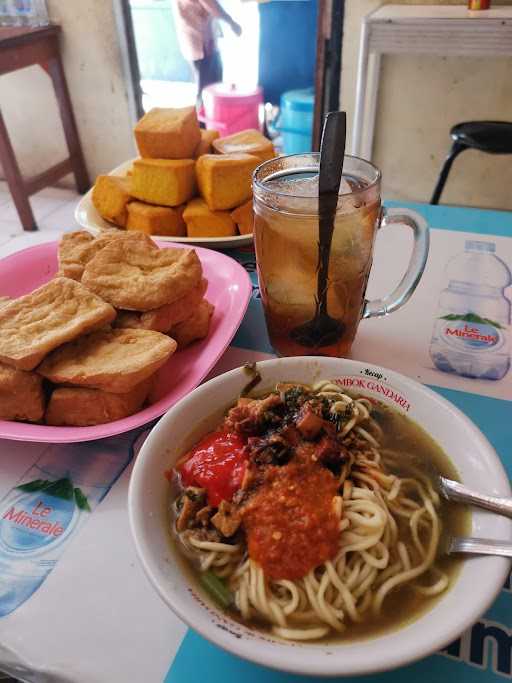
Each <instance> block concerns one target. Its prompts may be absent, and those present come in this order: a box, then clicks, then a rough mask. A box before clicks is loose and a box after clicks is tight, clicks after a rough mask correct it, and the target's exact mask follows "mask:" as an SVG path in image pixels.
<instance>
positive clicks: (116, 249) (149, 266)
mask: <svg viewBox="0 0 512 683" xmlns="http://www.w3.org/2000/svg"><path fill="white" fill-rule="evenodd" d="M135 235H137V236H138V237H139V238H141V240H137V241H131V240H115V241H112V242H111V243H110V244H108V245H107V246H106V247H105V248H104V249H102V250H101V251H100V252H98V253H97V254H96V256H95V257H94V258H93V259H92V260H91V261H89V263H88V264H87V265H86V267H85V270H84V274H83V276H82V283H83V284H84V285H86V286H87V287H88V288H89V289H90V290H91V291H93V292H95V293H96V294H98V295H99V296H101V297H102V299H104V300H105V301H108V302H110V303H111V304H112V305H113V306H115V307H116V308H120V309H127V310H129V311H151V310H152V309H154V308H160V306H164V305H165V304H168V303H172V302H173V301H176V300H177V299H180V298H181V297H182V296H185V294H187V292H189V291H190V290H191V289H192V288H193V287H195V286H196V285H198V284H199V283H200V281H201V278H202V267H201V262H200V260H199V258H198V256H197V254H196V252H195V251H194V250H193V249H176V248H169V249H158V248H157V247H156V245H155V244H154V243H153V242H152V241H151V239H150V238H149V237H146V236H145V235H142V234H141V233H134V236H135ZM142 238H145V241H144V240H142Z"/></svg>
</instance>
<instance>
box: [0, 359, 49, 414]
mask: <svg viewBox="0 0 512 683" xmlns="http://www.w3.org/2000/svg"><path fill="white" fill-rule="evenodd" d="M44 408H45V397H44V391H43V380H42V377H40V376H39V375H37V374H36V373H35V372H26V371H25V370H16V368H11V367H10V366H9V365H5V363H0V419H2V420H23V421H26V422H40V421H41V420H42V419H43V415H44Z"/></svg>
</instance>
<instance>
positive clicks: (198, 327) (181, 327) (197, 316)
mask: <svg viewBox="0 0 512 683" xmlns="http://www.w3.org/2000/svg"><path fill="white" fill-rule="evenodd" d="M214 308H215V307H214V306H213V305H212V304H211V303H210V302H209V301H206V299H203V300H202V301H201V303H200V304H199V306H198V307H197V310H196V311H195V312H194V313H193V314H192V315H191V316H190V317H189V318H187V319H186V320H184V321H183V322H181V323H179V324H178V325H175V326H174V327H172V328H171V330H170V331H169V334H170V336H171V337H172V338H173V339H175V340H176V342H177V344H178V349H184V348H185V347H187V346H189V344H192V342H194V341H197V340H198V339H204V338H205V337H206V336H208V332H209V330H210V320H211V318H212V315H213V311H214Z"/></svg>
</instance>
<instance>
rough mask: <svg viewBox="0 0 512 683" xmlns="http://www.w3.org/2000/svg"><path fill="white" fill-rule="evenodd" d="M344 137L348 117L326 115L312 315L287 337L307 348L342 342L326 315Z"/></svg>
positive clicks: (341, 113) (335, 324) (336, 324)
mask: <svg viewBox="0 0 512 683" xmlns="http://www.w3.org/2000/svg"><path fill="white" fill-rule="evenodd" d="M346 136H347V115H346V113H345V112H344V111H332V112H329V113H328V114H327V116H326V117H325V121H324V129H323V132H322V143H321V145H320V171H319V177H318V218H319V226H318V266H317V293H316V309H315V316H314V318H313V319H312V320H309V321H308V322H306V323H304V324H303V325H300V326H299V327H296V328H295V329H294V330H292V331H291V333H290V336H291V337H292V339H293V340H294V341H296V342H298V343H299V344H302V345H303V346H306V347H314V348H321V347H323V346H329V345H330V344H334V343H336V342H337V341H339V340H340V339H341V337H342V336H343V333H344V331H345V325H344V324H343V323H342V322H340V321H338V320H335V319H334V318H331V316H330V315H329V314H328V312H327V290H328V287H329V257H330V254H331V244H332V235H333V232H334V221H335V218H336V209H337V206H338V193H339V189H340V183H341V176H342V174H343V161H344V157H345V141H346Z"/></svg>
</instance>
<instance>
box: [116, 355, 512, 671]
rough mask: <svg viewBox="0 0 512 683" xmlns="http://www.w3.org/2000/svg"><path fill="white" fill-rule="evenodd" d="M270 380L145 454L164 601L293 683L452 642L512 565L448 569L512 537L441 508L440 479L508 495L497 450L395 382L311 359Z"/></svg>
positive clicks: (242, 372) (225, 386)
mask: <svg viewBox="0 0 512 683" xmlns="http://www.w3.org/2000/svg"><path fill="white" fill-rule="evenodd" d="M251 372H252V375H253V379H252V381H250V380H251V377H250V374H251ZM256 372H257V376H256V375H255V372H254V369H252V370H250V371H249V372H248V370H247V368H245V369H244V368H238V369H236V370H232V371H230V372H228V373H225V374H224V375H221V376H219V377H217V378H215V379H213V380H210V381H209V382H207V383H205V384H204V385H202V386H200V387H198V388H197V389H196V390H195V391H193V392H192V393H191V394H189V395H188V396H187V397H185V398H184V399H182V401H180V402H179V403H178V404H176V405H175V406H174V407H173V408H172V409H171V410H170V411H169V412H168V413H167V414H166V415H165V416H164V417H163V418H162V420H161V421H160V422H159V423H158V425H157V426H156V427H155V428H154V429H153V431H152V432H151V434H150V435H149V437H148V438H147V440H146V442H145V443H144V445H143V447H142V449H141V452H140V453H139V456H138V459H137V461H136V463H135V466H134V470H133V474H132V478H131V482H130V490H129V501H128V508H129V516H130V524H131V529H132V534H133V537H134V540H135V545H136V549H137V553H138V556H139V558H140V560H141V562H142V565H143V567H144V570H145V571H146V573H147V575H148V577H149V579H150V581H151V583H152V584H153V586H154V588H155V589H156V590H157V592H158V593H159V595H160V596H161V598H162V599H163V600H164V601H165V602H166V603H167V605H168V606H169V607H171V609H173V610H174V612H175V613H176V614H177V616H178V617H179V618H180V619H182V620H183V621H184V622H185V623H187V624H188V625H189V626H191V627H192V628H193V629H195V630H196V631H197V632H198V633H200V634H201V635H202V636H204V637H205V638H207V639H208V640H210V641H211V642H213V643H215V644H216V645H218V646H220V647H222V648H224V649H226V650H228V651H230V652H232V653H233V654H236V655H238V656H240V657H244V658H246V659H249V660H251V661H253V662H256V663H259V664H262V665H266V666H270V667H273V668H277V669H282V670H286V671H290V672H294V673H301V674H317V675H332V676H334V675H338V676H339V675H354V674H363V673H372V672H376V671H383V670H386V669H391V668H395V667H398V666H401V665H405V664H407V663H409V662H412V661H414V660H417V659H419V658H422V657H425V656H427V655H429V654H431V653H433V652H435V651H437V650H439V649H440V648H442V647H444V646H446V645H447V644H449V643H450V642H452V641H453V640H454V639H455V638H456V637H457V636H458V635H460V633H461V632H462V631H463V630H465V629H466V628H468V627H469V626H471V625H472V624H473V623H474V621H476V620H477V619H478V617H479V616H481V615H482V614H483V612H484V611H485V610H486V609H487V608H488V607H489V605H490V604H491V603H492V601H493V600H494V598H495V597H496V595H497V593H498V592H499V590H500V589H501V587H502V585H503V583H504V581H505V578H506V576H507V572H508V571H509V562H508V561H507V560H505V559H503V558H498V557H472V558H470V559H464V560H462V559H459V558H456V557H453V556H447V555H446V554H445V553H444V552H443V547H444V544H445V542H446V538H447V537H449V536H450V535H473V536H479V537H483V538H497V539H500V540H512V522H511V521H510V520H508V519H505V518H502V517H498V516H496V515H490V514H489V513H486V512H483V511H479V510H476V509H471V510H470V509H468V508H465V507H463V506H457V505H455V504H451V503H448V502H446V501H443V500H441V499H440V497H439V495H438V493H437V490H436V476H437V475H438V474H443V475H444V476H448V477H449V478H453V479H457V480H459V481H461V482H463V483H464V484H466V485H467V486H469V487H471V488H474V489H476V490H479V491H481V492H483V493H487V494H489V495H495V496H509V495H510V493H511V492H510V486H509V482H508V478H507V476H506V474H505V471H504V469H503V467H502V465H501V463H500V460H499V458H498V456H497V455H496V453H495V452H494V450H493V448H492V446H491V445H490V444H489V442H488V441H487V440H486V439H485V437H484V436H483V435H482V434H481V432H480V431H479V430H478V429H477V428H476V427H475V425H474V424H473V423H472V422H471V421H470V420H469V419H468V418H467V417H466V416H465V415H464V414H463V413H461V412H460V411H459V410H458V409H457V408H455V407H454V406H453V405H452V404H450V403H449V402H448V401H446V400H445V399H443V398H442V397H441V396H439V395H437V394H436V393H434V392H433V391H431V390H430V389H428V388H426V387H424V386H423V385H420V384H418V383H416V382H414V381H412V380H410V379H408V378H406V377H404V376H402V375H400V374H398V373H395V372H393V371H391V370H387V369H384V368H380V367H377V366H373V365H367V364H364V363H360V362H356V361H351V360H345V359H332V358H314V357H303V358H300V357H299V358H279V359H275V360H269V361H263V362H261V363H258V364H257V367H256ZM255 376H256V378H254V377H255ZM248 383H249V385H250V386H248ZM326 655H329V656H326Z"/></svg>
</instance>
